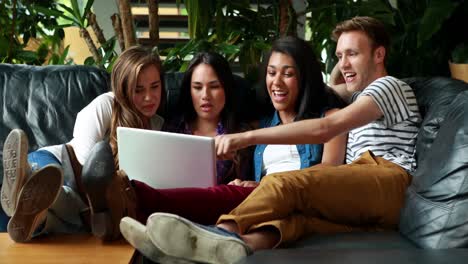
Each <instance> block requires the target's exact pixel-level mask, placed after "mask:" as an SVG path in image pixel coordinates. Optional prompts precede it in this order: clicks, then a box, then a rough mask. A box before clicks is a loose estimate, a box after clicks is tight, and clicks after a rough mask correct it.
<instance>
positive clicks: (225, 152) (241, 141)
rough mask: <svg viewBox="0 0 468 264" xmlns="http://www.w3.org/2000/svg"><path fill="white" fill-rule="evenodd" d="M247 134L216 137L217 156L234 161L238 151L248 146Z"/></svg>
mask: <svg viewBox="0 0 468 264" xmlns="http://www.w3.org/2000/svg"><path fill="white" fill-rule="evenodd" d="M245 134H246V133H245V132H244V133H236V134H225V135H219V136H216V137H215V146H216V155H217V156H218V158H219V159H225V160H226V159H233V157H234V156H235V154H236V151H237V150H239V149H242V148H245V147H247V146H248V142H247V137H246V135H245Z"/></svg>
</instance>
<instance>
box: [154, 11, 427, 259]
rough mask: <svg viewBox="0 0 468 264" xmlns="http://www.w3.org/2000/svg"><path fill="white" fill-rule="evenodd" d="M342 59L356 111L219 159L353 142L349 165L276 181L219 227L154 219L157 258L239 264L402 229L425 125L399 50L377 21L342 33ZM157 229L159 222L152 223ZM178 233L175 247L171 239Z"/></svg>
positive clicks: (265, 134) (250, 140)
mask: <svg viewBox="0 0 468 264" xmlns="http://www.w3.org/2000/svg"><path fill="white" fill-rule="evenodd" d="M333 35H334V37H335V38H336V40H337V47H336V56H337V57H338V59H339V62H338V67H339V70H340V71H341V74H342V76H343V79H344V82H345V85H346V89H347V91H348V92H349V93H350V94H352V97H351V104H349V105H348V106H347V107H345V108H343V109H341V110H339V111H337V112H335V113H334V114H332V115H329V116H326V117H323V118H320V119H309V120H303V121H298V122H293V123H291V124H286V125H281V126H277V127H272V128H265V129H259V130H253V131H248V132H245V133H240V134H232V135H223V136H220V137H218V138H217V139H216V147H217V152H218V155H220V156H226V157H229V156H230V154H231V153H232V152H233V151H235V150H238V149H240V148H244V147H246V146H249V145H255V144H315V143H323V142H327V141H328V140H329V139H331V138H333V137H334V136H336V135H339V134H342V133H349V138H348V143H347V153H346V164H344V165H341V166H327V165H318V166H314V167H311V168H307V169H303V170H298V171H292V172H285V173H277V174H272V175H270V176H268V177H265V178H264V179H263V180H262V182H261V183H260V185H259V187H257V188H256V189H255V191H254V192H252V194H251V195H250V196H249V197H248V198H247V199H246V200H245V201H244V202H243V203H241V204H240V205H239V206H238V207H237V208H236V209H234V210H233V211H231V212H230V213H229V214H228V215H223V216H221V217H220V219H219V220H218V225H217V227H215V228H213V227H206V226H200V225H197V224H194V223H192V222H190V221H188V220H186V219H183V218H180V217H178V216H175V215H168V214H156V215H154V216H153V217H151V221H153V222H155V223H156V224H154V223H153V225H152V226H155V227H157V228H156V229H155V230H147V232H148V233H150V235H149V236H150V237H151V240H152V241H153V243H154V245H155V246H156V248H157V250H159V251H160V252H164V254H166V255H169V256H172V257H177V258H181V259H189V260H195V261H199V262H204V263H225V262H231V261H232V262H235V261H236V260H238V259H239V258H241V257H243V256H246V255H248V254H250V253H251V252H253V251H256V250H260V249H268V248H273V247H276V246H278V245H280V244H282V243H288V242H292V241H295V240H297V239H299V238H300V237H301V236H303V235H305V234H309V233H330V232H349V231H358V230H359V231H362V230H366V231H369V230H382V229H396V228H397V225H398V220H399V213H400V208H401V206H402V205H403V202H404V193H405V190H406V188H407V186H408V185H409V184H410V182H411V172H413V171H414V170H415V168H416V158H415V142H416V136H417V133H418V128H419V126H420V123H421V115H420V113H419V110H418V106H417V102H416V98H415V95H414V93H413V91H412V89H411V87H409V86H408V85H407V84H406V83H404V82H403V81H401V80H398V79H397V78H394V77H391V76H388V75H387V71H386V68H385V65H384V63H385V57H386V52H387V47H388V45H389V43H390V41H389V37H388V34H387V32H386V30H385V28H384V26H383V24H382V23H381V22H380V21H378V20H376V19H373V18H370V17H355V18H352V19H350V20H347V21H344V22H341V23H339V24H338V25H337V26H336V28H335V30H334V31H333ZM149 221H150V220H149ZM163 230H171V234H172V235H171V238H168V237H165V236H163V235H162V234H163V233H164V232H163Z"/></svg>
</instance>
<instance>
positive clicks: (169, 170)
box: [117, 127, 216, 189]
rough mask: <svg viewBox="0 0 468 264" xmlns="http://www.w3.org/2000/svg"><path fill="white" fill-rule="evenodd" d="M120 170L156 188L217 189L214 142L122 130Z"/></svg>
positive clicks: (188, 136)
mask: <svg viewBox="0 0 468 264" xmlns="http://www.w3.org/2000/svg"><path fill="white" fill-rule="evenodd" d="M117 145H118V148H119V154H118V156H119V167H120V169H121V170H124V171H125V172H126V173H127V175H128V177H129V178H130V179H134V180H138V181H141V182H144V183H146V184H148V185H149V186H151V187H153V188H159V189H166V188H183V187H212V186H214V185H216V153H215V144H214V139H213V138H211V137H201V136H193V135H186V134H178V133H169V132H162V131H154V130H146V129H137V128H128V127H118V128H117Z"/></svg>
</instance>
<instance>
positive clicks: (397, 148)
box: [346, 76, 422, 172]
mask: <svg viewBox="0 0 468 264" xmlns="http://www.w3.org/2000/svg"><path fill="white" fill-rule="evenodd" d="M360 96H370V97H371V98H372V99H373V100H374V102H375V103H376V104H377V105H378V107H379V108H380V110H381V112H382V113H383V116H382V117H381V118H380V119H378V120H376V121H374V122H371V123H369V124H367V125H364V126H362V127H358V128H356V129H353V130H351V131H350V132H349V134H348V144H347V150H346V163H351V162H352V161H353V160H355V159H357V158H359V156H361V155H362V153H364V152H365V151H367V150H370V151H372V152H373V153H374V154H375V155H376V156H380V157H382V158H384V159H386V160H388V161H391V162H393V163H396V164H398V165H400V166H401V167H403V168H405V169H406V170H407V171H409V172H412V171H414V170H415V169H416V157H415V153H416V136H417V134H418V131H419V127H420V124H421V121H422V118H421V115H420V113H419V108H418V104H417V101H416V96H415V95H414V92H413V89H412V88H411V87H410V86H409V85H408V84H406V83H404V82H403V81H401V80H398V79H396V78H394V77H391V76H386V77H382V78H379V79H377V80H375V81H374V82H372V83H371V84H370V85H369V86H368V87H366V88H365V89H364V90H363V91H362V92H360V93H356V94H354V95H353V98H352V100H353V101H355V100H357V99H358V98H359V97H360Z"/></svg>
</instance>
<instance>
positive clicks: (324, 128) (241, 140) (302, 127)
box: [215, 96, 382, 158]
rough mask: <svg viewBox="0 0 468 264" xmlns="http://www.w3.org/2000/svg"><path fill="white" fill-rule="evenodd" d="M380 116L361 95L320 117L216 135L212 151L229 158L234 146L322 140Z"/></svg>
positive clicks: (378, 110) (375, 106)
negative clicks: (329, 113)
mask: <svg viewBox="0 0 468 264" xmlns="http://www.w3.org/2000/svg"><path fill="white" fill-rule="evenodd" d="M381 116H382V112H381V111H380V109H379V107H378V106H377V104H376V103H375V102H374V100H373V99H372V98H370V97H369V96H361V97H359V99H358V100H356V101H355V102H354V103H352V104H350V105H349V106H347V107H345V108H343V109H341V110H339V111H337V112H336V113H334V114H332V115H328V116H326V117H324V118H319V119H308V120H302V121H298V122H293V123H290V124H286V125H281V126H276V127H269V128H262V129H257V130H252V131H247V132H244V133H238V134H230V135H222V136H218V137H216V139H215V140H216V141H215V143H216V151H217V154H218V156H220V157H221V158H223V157H230V156H231V155H232V153H233V152H234V151H236V150H238V149H241V148H245V147H247V146H251V145H257V144H289V145H297V144H314V143H315V144H317V143H325V142H327V141H328V140H330V139H331V138H333V137H335V136H338V135H340V134H342V133H347V132H348V131H350V130H351V129H353V128H356V127H360V126H363V125H365V124H367V123H370V122H372V121H374V120H376V119H378V118H380V117H381Z"/></svg>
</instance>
